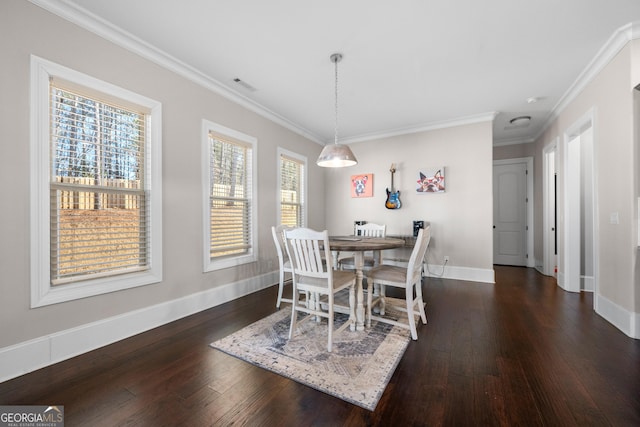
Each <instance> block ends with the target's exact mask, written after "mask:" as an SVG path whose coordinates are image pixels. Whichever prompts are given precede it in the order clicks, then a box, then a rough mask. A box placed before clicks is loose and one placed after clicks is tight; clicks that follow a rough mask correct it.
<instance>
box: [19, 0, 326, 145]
mask: <svg viewBox="0 0 640 427" xmlns="http://www.w3.org/2000/svg"><path fill="white" fill-rule="evenodd" d="M29 1H30V2H31V3H33V4H34V5H36V6H39V7H41V8H42V9H45V10H47V11H49V12H51V13H53V14H54V15H57V16H59V17H60V18H63V19H65V20H67V21H69V22H72V23H74V24H76V25H78V26H80V27H81V28H84V29H85V30H87V31H90V32H92V33H94V34H96V35H98V36H100V37H102V38H104V39H106V40H109V41H110V42H112V43H114V44H116V45H118V46H120V47H122V48H124V49H127V50H129V51H130V52H133V53H135V54H137V55H139V56H141V57H143V58H146V59H148V60H150V61H152V62H154V63H156V64H158V65H160V66H162V67H164V68H166V69H167V70H170V71H173V72H174V73H176V74H178V75H180V76H182V77H184V78H186V79H188V80H191V81H192V82H194V83H196V84H198V85H200V86H203V87H204V88H206V89H209V90H210V91H212V92H215V93H217V94H218V95H220V96H222V97H224V98H226V99H228V100H230V101H232V102H234V103H236V104H238V105H241V106H242V107H244V108H246V109H248V110H250V111H252V112H254V113H256V114H259V115H260V116H262V117H265V118H266V119H269V120H271V121H272V122H274V123H277V124H279V125H281V126H283V127H285V128H287V129H289V130H291V131H293V132H295V133H297V134H298V135H301V136H303V137H305V138H307V139H309V140H311V141H313V142H315V143H317V144H320V145H324V142H323V140H322V138H321V137H319V136H318V135H316V134H314V133H312V132H310V131H308V130H307V129H305V128H302V127H300V126H299V125H297V124H296V123H294V122H292V121H290V120H288V119H287V118H285V117H283V116H281V115H280V114H278V113H276V112H274V111H271V110H269V109H268V108H266V107H264V106H263V105H261V104H259V103H257V102H255V101H253V100H251V99H249V98H247V97H246V96H244V95H242V94H241V93H238V92H236V91H233V90H231V89H229V88H228V87H227V86H225V85H223V84H222V83H220V82H219V81H217V80H215V79H213V78H211V77H209V76H207V75H205V74H204V73H202V72H201V71H199V70H197V69H196V68H194V67H192V66H190V65H188V64H185V63H184V62H182V61H180V60H179V59H177V58H174V57H173V56H171V55H169V54H167V53H166V52H163V51H161V50H160V49H158V48H156V47H155V46H153V45H151V44H149V43H147V42H145V41H144V40H142V39H140V38H138V37H136V36H134V35H133V34H131V33H129V32H127V31H124V30H122V29H121V28H119V27H117V26H115V25H113V24H111V23H110V22H108V21H106V20H104V19H102V18H101V17H99V16H97V15H95V14H93V13H91V12H89V11H87V10H86V9H84V8H82V7H79V6H78V5H76V4H73V3H71V2H68V1H67V0H29Z"/></svg>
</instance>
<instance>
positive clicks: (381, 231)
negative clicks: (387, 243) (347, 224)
mask: <svg viewBox="0 0 640 427" xmlns="http://www.w3.org/2000/svg"><path fill="white" fill-rule="evenodd" d="M355 234H356V236H363V237H385V236H386V235H387V226H386V225H384V224H382V225H381V224H374V223H372V222H368V223H366V224H361V225H360V224H358V225H356V226H355ZM380 260H381V255H380V252H379V251H378V252H377V253H369V254H365V256H364V267H363V270H368V269H371V268H373V267H374V266H375V265H378V264H380ZM338 266H339V268H340V269H343V270H354V269H355V258H354V257H353V256H346V257H344V258H341V259H338Z"/></svg>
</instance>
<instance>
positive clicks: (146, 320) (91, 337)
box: [0, 272, 278, 382]
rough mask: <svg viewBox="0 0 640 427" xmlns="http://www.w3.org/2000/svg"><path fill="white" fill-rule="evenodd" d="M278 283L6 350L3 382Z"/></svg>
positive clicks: (0, 359) (207, 294)
mask: <svg viewBox="0 0 640 427" xmlns="http://www.w3.org/2000/svg"><path fill="white" fill-rule="evenodd" d="M277 282H278V274H277V272H272V273H267V274H264V275H261V276H257V277H252V278H250V279H247V280H242V281H239V282H234V283H228V284H226V285H223V286H219V287H216V288H213V289H209V290H207V291H203V292H198V293H196V294H192V295H188V296H186V297H182V298H179V299H176V300H172V301H168V302H165V303H162V304H157V305H153V306H150V307H145V308H142V309H139V310H135V311H131V312H129V313H124V314H121V315H119V316H114V317H110V318H108V319H103V320H99V321H97V322H92V323H88V324H86V325H82V326H78V327H75V328H72V329H67V330H64V331H60V332H56V333H53V334H49V335H46V336H42V337H39V338H35V339H32V340H29V341H25V342H21V343H19V344H16V345H12V346H9V347H5V348H2V349H0V382H3V381H6V380H9V379H12V378H15V377H18V376H20V375H24V374H26V373H29V372H33V371H35V370H37V369H40V368H43V367H45V366H49V365H53V364H54V363H58V362H61V361H63V360H66V359H70V358H72V357H74V356H78V355H80V354H83V353H86V352H89V351H91V350H95V349H97V348H100V347H103V346H105V345H108V344H112V343H114V342H117V341H120V340H122V339H125V338H129V337H131V336H133V335H136V334H139V333H141V332H145V331H148V330H150V329H153V328H156V327H158V326H162V325H164V324H167V323H170V322H173V321H175V320H178V319H181V318H183V317H186V316H190V315H192V314H195V313H198V312H200V311H203V310H206V309H209V308H211V307H215V306H217V305H220V304H224V303H226V302H229V301H231V300H234V299H236V298H239V297H242V296H244V295H247V294H250V293H252V292H255V291H258V290H260V289H264V288H267V287H269V286H272V285H273V284H274V283H277ZM274 304H275V301H274Z"/></svg>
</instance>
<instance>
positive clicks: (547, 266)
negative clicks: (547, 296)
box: [542, 142, 558, 277]
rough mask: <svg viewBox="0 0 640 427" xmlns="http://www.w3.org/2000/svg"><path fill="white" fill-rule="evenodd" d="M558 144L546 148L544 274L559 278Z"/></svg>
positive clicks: (544, 172)
mask: <svg viewBox="0 0 640 427" xmlns="http://www.w3.org/2000/svg"><path fill="white" fill-rule="evenodd" d="M556 149H557V142H556V144H552V145H551V146H549V147H547V148H545V149H544V150H543V154H544V166H543V167H544V171H543V191H544V194H543V206H544V217H543V234H542V238H543V266H542V267H543V273H544V274H545V275H547V276H554V277H557V269H558V255H557V254H558V234H557V230H558V228H557V203H556V201H557V200H556V195H557V175H556V169H557V168H556V159H557V157H556Z"/></svg>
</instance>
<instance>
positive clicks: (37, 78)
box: [30, 55, 162, 308]
mask: <svg viewBox="0 0 640 427" xmlns="http://www.w3.org/2000/svg"><path fill="white" fill-rule="evenodd" d="M52 78H60V79H64V80H65V81H67V82H70V83H71V84H74V85H77V86H79V87H81V88H83V89H86V90H87V91H89V93H95V94H99V95H100V96H104V97H106V98H108V99H117V100H119V101H124V102H127V103H130V104H133V105H138V106H141V107H144V108H145V109H146V110H147V111H149V113H148V120H147V122H148V124H147V130H146V132H147V135H148V137H147V140H146V143H145V154H144V156H145V162H146V163H145V166H146V176H145V180H144V181H145V182H146V184H145V186H146V188H145V191H146V192H147V193H148V194H149V204H148V206H149V211H148V215H149V217H148V221H147V222H148V226H149V229H148V230H149V231H148V232H149V245H150V248H149V253H148V259H149V268H148V269H147V270H144V271H137V272H133V273H129V274H118V275H114V276H107V277H101V278H94V279H91V280H80V281H75V282H72V283H68V284H63V285H56V286H52V285H51V275H50V264H49V262H50V261H49V259H50V258H49V256H50V237H49V236H50V222H49V221H50V210H49V203H50V202H49V199H50V193H49V190H50V189H49V176H50V172H49V164H50V155H51V149H50V143H51V142H50V114H49V107H50V106H49V103H50V96H49V85H50V80H51V79H52ZM30 114H31V139H30V149H31V157H30V168H31V183H30V189H31V198H30V200H31V209H30V214H31V218H30V222H31V238H30V244H31V307H32V308H35V307H41V306H46V305H50V304H57V303H61V302H65V301H71V300H75V299H80V298H86V297H90V296H95V295H100V294H105V293H109V292H115V291H119V290H123V289H129V288H133V287H137V286H144V285H149V284H152V283H158V282H160V281H162V169H161V166H162V149H161V147H162V135H161V129H162V104H161V103H160V102H158V101H155V100H152V99H149V98H147V97H144V96H142V95H139V94H136V93H134V92H131V91H128V90H126V89H123V88H120V87H118V86H115V85H113V84H110V83H107V82H104V81H102V80H99V79H96V78H94V77H91V76H88V75H86V74H83V73H80V72H78V71H75V70H72V69H70V68H67V67H65V66H62V65H59V64H56V63H54V62H51V61H48V60H45V59H43V58H39V57H37V56H35V55H32V56H31V112H30Z"/></svg>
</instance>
